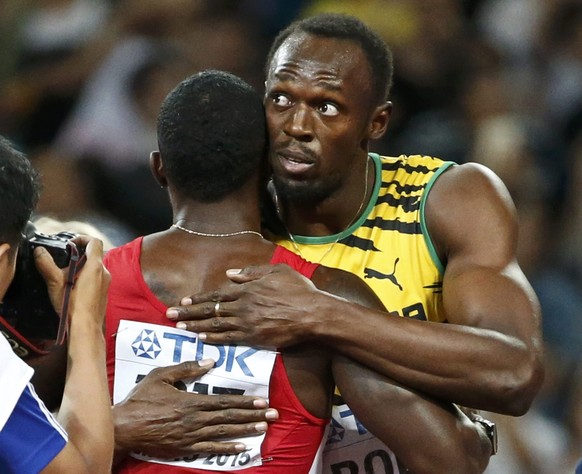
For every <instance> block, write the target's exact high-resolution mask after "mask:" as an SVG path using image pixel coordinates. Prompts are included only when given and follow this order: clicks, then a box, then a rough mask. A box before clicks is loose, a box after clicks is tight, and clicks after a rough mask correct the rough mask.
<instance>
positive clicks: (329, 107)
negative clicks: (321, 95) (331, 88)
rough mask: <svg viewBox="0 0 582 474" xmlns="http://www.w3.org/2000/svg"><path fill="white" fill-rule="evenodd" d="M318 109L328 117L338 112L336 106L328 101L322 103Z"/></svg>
mask: <svg viewBox="0 0 582 474" xmlns="http://www.w3.org/2000/svg"><path fill="white" fill-rule="evenodd" d="M319 111H320V112H321V113H322V115H327V116H328V117H333V116H335V115H338V114H339V110H338V108H337V107H336V106H335V105H333V104H329V103H328V104H323V105H322V106H321V107H320V108H319Z"/></svg>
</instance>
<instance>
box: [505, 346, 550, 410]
mask: <svg viewBox="0 0 582 474" xmlns="http://www.w3.org/2000/svg"><path fill="white" fill-rule="evenodd" d="M512 373H513V376H512V377H509V378H508V380H509V382H508V383H506V384H504V386H502V387H500V392H501V394H500V400H501V402H502V403H501V404H502V406H501V407H500V408H499V409H498V410H496V411H497V412H498V413H501V414H503V415H510V416H522V415H525V414H526V413H527V412H528V411H529V409H530V407H531V405H532V403H533V401H534V400H535V398H536V396H537V394H538V393H539V391H540V389H541V386H542V383H543V381H544V366H543V363H542V360H541V358H540V357H537V356H536V357H532V358H531V360H530V361H528V362H527V363H524V364H522V365H521V368H520V369H519V370H515V369H514V370H512Z"/></svg>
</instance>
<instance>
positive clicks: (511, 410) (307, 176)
mask: <svg viewBox="0 0 582 474" xmlns="http://www.w3.org/2000/svg"><path fill="white" fill-rule="evenodd" d="M369 71H370V69H369V66H368V64H367V60H366V58H365V56H364V54H363V52H362V50H361V49H360V47H359V46H358V45H357V44H356V43H353V42H351V41H350V40H344V39H334V38H322V37H316V36H311V35H308V34H305V33H301V34H296V35H295V36H292V37H291V38H290V39H288V40H286V41H285V42H284V43H283V45H282V46H281V47H280V49H279V50H278V52H277V54H276V55H275V56H274V58H273V61H272V63H271V67H270V70H269V75H268V77H267V83H266V89H267V90H266V112H267V118H268V124H269V131H270V138H271V148H272V155H271V163H272V167H273V172H274V178H275V186H276V188H277V191H278V194H279V197H280V204H281V208H282V215H283V218H284V221H285V223H286V226H287V228H288V229H289V231H290V232H292V233H296V234H299V235H308V236H321V235H330V234H334V233H337V232H340V231H342V230H343V229H344V228H345V227H346V226H348V225H349V223H350V222H351V221H352V220H353V217H354V214H355V213H356V212H357V208H358V205H359V203H360V199H361V192H362V186H363V183H364V180H365V179H368V180H369V181H370V182H372V180H373V176H372V175H370V176H365V163H366V159H367V151H368V142H369V140H370V139H375V138H378V137H379V136H381V135H382V134H383V133H384V131H385V129H386V126H387V123H388V118H389V114H390V110H391V105H390V104H389V103H382V104H380V105H377V106H375V107H374V106H373V105H372V104H373V102H372V98H371V95H370V94H371V93H370V86H369ZM279 191H281V192H279ZM476 210H478V212H476ZM425 215H426V219H427V227H428V232H429V234H430V236H431V238H432V240H433V242H434V244H435V247H436V249H437V252H438V255H439V257H440V259H441V261H443V262H445V264H446V267H445V271H444V277H443V302H444V310H445V313H446V319H447V321H448V324H435V323H430V322H428V323H427V322H423V321H416V320H411V319H405V318H400V317H395V316H387V315H386V313H385V312H381V311H377V310H370V309H366V308H363V307H361V306H358V305H354V304H351V303H348V302H346V301H343V300H338V299H337V298H333V297H330V296H329V295H328V294H326V293H323V292H320V291H316V290H314V289H312V288H307V287H305V286H303V287H301V285H296V283H298V282H297V281H296V277H295V276H294V275H292V274H290V273H289V272H284V271H281V270H279V269H272V268H268V267H261V268H253V269H252V270H250V271H243V272H242V273H241V274H239V275H232V276H231V279H232V280H233V281H236V282H239V283H243V284H241V285H239V286H238V287H228V288H223V289H220V290H216V291H212V292H208V293H204V294H198V295H194V296H192V298H191V299H190V300H188V299H187V300H186V301H185V302H186V303H189V302H190V301H191V302H192V303H193V304H191V305H187V306H184V307H177V308H170V310H169V311H168V317H170V318H171V319H173V320H176V321H178V320H180V321H183V323H182V324H183V325H184V327H187V328H188V329H191V330H193V331H196V332H201V333H205V334H206V335H207V336H206V337H207V341H208V342H216V343H222V342H226V341H230V342H233V341H238V342H244V343H246V344H253V345H262V344H265V343H266V337H267V336H268V338H269V340H270V341H271V342H273V341H276V343H277V345H279V346H281V347H286V346H288V345H292V344H295V343H297V342H298V341H304V340H316V341H320V342H322V343H325V344H328V345H329V346H330V347H332V348H334V350H337V351H339V352H341V353H343V354H344V355H346V356H348V357H350V358H353V359H355V360H357V361H358V362H360V363H362V364H364V365H367V366H369V367H370V368H372V369H374V370H376V371H378V372H380V373H382V374H384V375H386V376H388V377H391V378H393V379H394V380H396V381H397V382H399V383H401V384H403V385H405V386H407V387H410V388H412V389H416V390H419V391H421V392H424V393H428V394H431V395H433V396H436V397H439V398H441V399H444V400H448V401H451V402H456V403H459V404H461V405H463V406H469V407H473V408H477V409H484V410H488V411H494V412H498V413H503V414H509V415H522V414H524V413H525V412H526V411H527V410H528V408H529V407H530V405H531V403H532V401H533V399H534V397H535V395H536V394H537V393H538V391H539V388H540V386H541V383H542V380H543V367H542V352H543V350H542V337H541V331H540V318H541V314H540V308H539V303H538V301H537V298H536V296H535V294H534V292H533V290H532V288H531V286H530V284H529V283H528V281H527V279H526V277H525V276H524V274H523V272H522V270H521V269H520V267H519V265H518V263H517V261H516V256H515V252H516V242H517V219H516V212H515V208H514V205H513V203H512V201H511V198H510V196H509V193H508V192H507V189H506V188H505V186H504V185H503V183H502V182H501V181H500V179H499V178H498V177H497V176H496V175H494V174H493V173H492V172H491V171H490V170H488V169H486V168H485V167H483V166H480V165H476V164H464V165H460V166H454V167H452V168H451V169H449V170H448V171H446V172H445V173H443V174H442V175H441V176H440V177H439V179H438V180H437V181H436V183H435V185H434V187H433V189H432V191H431V192H430V194H429V196H428V200H427V204H426V209H425ZM292 283H293V284H294V285H293V288H295V289H296V291H295V290H294V291H288V288H289V286H290V285H291V284H292ZM216 300H220V301H221V312H222V313H225V314H227V315H228V316H229V318H228V324H222V325H221V327H220V328H218V329H217V328H214V327H213V324H212V323H213V319H214V318H213V314H212V311H211V308H212V306H213V303H212V301H216ZM354 321H357V322H358V324H357V330H354V324H353V322H354ZM275 322H276V323H275ZM418 341H423V342H422V344H419V343H418ZM412 347H414V351H411V350H410V348H412Z"/></svg>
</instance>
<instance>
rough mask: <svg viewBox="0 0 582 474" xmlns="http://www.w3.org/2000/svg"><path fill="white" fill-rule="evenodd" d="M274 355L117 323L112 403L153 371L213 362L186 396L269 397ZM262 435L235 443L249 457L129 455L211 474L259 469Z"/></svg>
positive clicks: (142, 325) (173, 330)
mask: <svg viewBox="0 0 582 474" xmlns="http://www.w3.org/2000/svg"><path fill="white" fill-rule="evenodd" d="M276 355H277V354H276V352H274V351H269V350H259V349H254V348H252V347H247V346H237V345H210V344H204V343H203V342H202V341H201V340H200V339H198V335H197V334H196V333H192V332H189V331H184V330H181V329H176V328H173V327H167V326H160V325H157V324H149V323H142V322H136V321H126V320H121V321H120V322H119V328H118V331H117V337H116V343H115V377H114V385H113V402H114V403H118V402H120V401H122V400H123V399H124V398H125V397H126V396H127V394H128V393H129V392H130V390H131V389H132V388H133V387H134V386H135V384H137V383H138V382H139V381H140V380H141V379H142V378H144V377H145V376H146V375H147V374H148V373H149V372H150V371H151V370H152V369H154V368H156V367H166V366H170V365H176V364H179V363H181V362H185V361H192V360H202V359H214V360H215V361H216V364H215V366H214V368H212V369H211V370H210V371H209V372H208V373H206V374H204V375H203V376H202V377H200V378H199V379H197V380H195V381H194V382H191V383H188V384H185V386H186V390H187V391H188V392H196V393H203V394H208V395H211V394H224V393H227V394H240V395H254V396H259V397H262V398H265V399H267V400H268V397H269V381H270V379H271V373H272V371H273V366H274V364H275V357H276ZM264 439H265V434H264V433H263V434H260V435H256V436H251V437H244V438H240V439H234V440H232V441H235V442H236V441H240V442H242V443H244V444H245V445H246V446H247V448H248V449H247V451H245V452H244V453H238V454H229V455H195V456H192V457H188V458H181V459H173V460H165V459H157V458H152V457H149V456H145V455H143V454H140V453H131V456H132V457H134V458H136V459H141V460H144V461H149V462H155V463H160V464H169V465H175V466H181V467H190V468H196V469H206V470H210V471H217V470H224V471H236V470H239V469H246V468H248V467H251V466H257V465H260V464H261V444H262V442H263V440H264Z"/></svg>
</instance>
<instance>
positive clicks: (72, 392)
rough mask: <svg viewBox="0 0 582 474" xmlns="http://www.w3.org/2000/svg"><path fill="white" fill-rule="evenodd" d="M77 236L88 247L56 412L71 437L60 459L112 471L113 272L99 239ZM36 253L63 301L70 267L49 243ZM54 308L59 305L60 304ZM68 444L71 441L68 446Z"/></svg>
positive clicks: (79, 468)
mask: <svg viewBox="0 0 582 474" xmlns="http://www.w3.org/2000/svg"><path fill="white" fill-rule="evenodd" d="M73 241H74V243H75V244H76V245H77V247H79V248H83V249H84V252H85V256H86V262H85V264H84V266H83V268H82V269H81V270H80V272H79V273H78V278H77V279H76V282H75V284H74V285H73V287H72V290H71V292H70V299H69V309H68V313H69V328H68V339H67V349H68V363H67V379H66V384H65V392H64V395H63V402H62V404H61V406H60V409H59V415H58V419H59V421H60V422H61V424H62V425H63V426H64V428H65V429H66V431H67V433H68V435H69V441H68V443H67V449H65V450H63V452H62V462H63V464H65V465H67V466H70V467H71V468H73V469H76V471H75V472H103V473H105V472H110V471H111V461H112V455H113V421H112V415H111V401H110V398H109V390H108V386H107V377H106V373H105V340H104V337H103V320H104V317H105V306H106V303H107V290H108V287H109V280H110V276H109V272H108V271H107V270H106V268H105V267H104V266H103V261H102V259H103V244H102V242H101V241H100V240H98V239H95V238H90V237H84V236H81V237H76V238H75V239H73ZM34 255H35V261H36V265H37V268H38V270H39V272H40V273H41V275H42V276H43V278H44V279H45V281H46V283H47V287H48V290H49V295H50V297H51V299H52V301H53V302H55V301H56V302H60V301H61V300H62V295H63V291H64V289H65V284H66V280H67V277H68V273H69V272H68V268H64V269H62V270H61V269H59V268H58V267H57V266H56V265H55V263H54V261H53V259H52V257H51V256H50V255H49V254H48V252H47V251H46V250H45V249H41V248H37V249H35V253H34ZM55 309H58V308H57V307H56V305H55ZM69 445H72V446H71V447H70V449H69ZM59 457H61V454H59ZM55 472H62V471H55Z"/></svg>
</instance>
